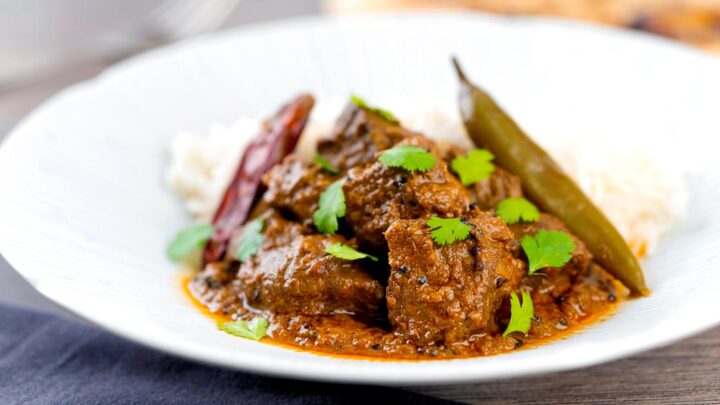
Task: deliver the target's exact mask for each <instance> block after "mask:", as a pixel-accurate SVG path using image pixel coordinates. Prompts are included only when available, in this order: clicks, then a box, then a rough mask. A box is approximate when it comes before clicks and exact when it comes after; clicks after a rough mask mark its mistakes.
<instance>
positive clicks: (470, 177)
mask: <svg viewBox="0 0 720 405" xmlns="http://www.w3.org/2000/svg"><path fill="white" fill-rule="evenodd" d="M494 158H495V156H494V155H493V154H492V153H491V152H490V151H489V150H487V149H473V150H471V151H469V152H468V154H467V156H458V157H456V158H455V159H453V160H452V162H450V168H451V169H452V170H453V171H454V172H455V173H457V175H458V176H459V177H460V182H461V183H462V184H463V186H469V185H471V184H474V183H477V182H479V181H483V180H485V179H487V178H488V177H490V175H491V174H492V172H493V171H494V170H495V165H494V164H492V160H493V159H494Z"/></svg>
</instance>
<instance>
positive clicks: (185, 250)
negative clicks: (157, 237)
mask: <svg viewBox="0 0 720 405" xmlns="http://www.w3.org/2000/svg"><path fill="white" fill-rule="evenodd" d="M213 233H215V228H214V227H213V226H212V225H210V224H195V225H190V226H189V227H187V228H185V229H183V230H181V231H180V232H178V233H177V235H175V239H173V241H172V242H170V245H168V247H167V249H166V250H165V253H167V255H168V257H169V258H170V259H171V260H173V261H176V262H179V261H180V260H183V259H184V258H185V257H186V256H187V255H188V254H190V252H192V251H193V250H195V249H197V248H200V247H203V246H204V245H205V242H207V240H208V239H209V238H210V237H211V236H212V235H213Z"/></svg>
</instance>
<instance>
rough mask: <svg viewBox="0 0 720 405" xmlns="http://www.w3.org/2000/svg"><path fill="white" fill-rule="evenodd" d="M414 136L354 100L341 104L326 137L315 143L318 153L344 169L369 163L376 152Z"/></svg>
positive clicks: (397, 124) (373, 158)
mask: <svg viewBox="0 0 720 405" xmlns="http://www.w3.org/2000/svg"><path fill="white" fill-rule="evenodd" d="M412 135H417V134H415V133H413V132H411V131H408V130H407V129H405V128H403V127H401V126H400V124H399V123H397V122H392V121H388V120H387V119H385V118H383V117H382V116H380V115H378V114H377V113H375V112H373V111H370V110H367V109H364V108H361V107H359V106H358V105H357V104H355V103H349V104H348V105H347V107H345V111H343V114H342V116H340V119H339V120H338V122H337V124H336V126H335V129H334V130H333V135H332V137H331V138H330V139H329V140H324V141H321V142H319V143H318V152H319V153H320V154H321V155H322V156H324V157H325V158H326V159H328V160H329V161H330V163H332V165H333V166H335V167H337V168H339V169H341V170H347V169H349V168H351V167H353V166H358V165H364V164H366V163H370V162H373V161H374V160H375V158H376V156H375V155H376V154H377V153H378V152H380V151H383V150H385V149H389V148H392V147H393V146H394V145H395V144H397V143H398V142H400V141H402V140H403V139H405V138H406V137H408V136H412Z"/></svg>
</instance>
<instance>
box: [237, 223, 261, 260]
mask: <svg viewBox="0 0 720 405" xmlns="http://www.w3.org/2000/svg"><path fill="white" fill-rule="evenodd" d="M263 225H264V224H263V220H262V218H258V219H256V220H254V221H250V222H248V223H247V224H246V225H245V227H244V228H243V231H242V234H241V235H240V241H239V242H238V249H237V252H235V257H236V258H237V259H238V260H240V262H242V263H244V262H246V261H247V259H249V258H250V256H254V255H255V254H256V253H257V251H258V249H260V245H262V243H263V239H264V238H263V234H262V230H263Z"/></svg>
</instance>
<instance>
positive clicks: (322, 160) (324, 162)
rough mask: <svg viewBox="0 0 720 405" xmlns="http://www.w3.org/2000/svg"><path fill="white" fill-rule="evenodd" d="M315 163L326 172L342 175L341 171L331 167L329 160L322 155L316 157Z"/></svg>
mask: <svg viewBox="0 0 720 405" xmlns="http://www.w3.org/2000/svg"><path fill="white" fill-rule="evenodd" d="M313 163H315V164H316V165H318V166H320V167H322V169H323V170H325V171H326V172H330V173H332V174H338V173H340V169H338V168H337V167H335V166H333V165H331V164H330V162H328V160H327V159H325V158H324V157H322V156H320V155H315V157H314V158H313Z"/></svg>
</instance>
